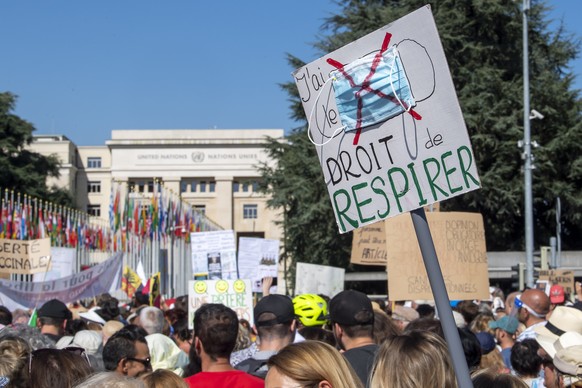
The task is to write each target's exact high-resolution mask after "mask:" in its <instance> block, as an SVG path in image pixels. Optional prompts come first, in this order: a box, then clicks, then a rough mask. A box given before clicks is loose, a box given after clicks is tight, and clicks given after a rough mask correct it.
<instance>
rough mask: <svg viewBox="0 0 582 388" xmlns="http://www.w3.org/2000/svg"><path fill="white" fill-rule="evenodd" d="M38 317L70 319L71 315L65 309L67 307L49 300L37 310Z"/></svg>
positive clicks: (59, 302) (56, 301)
mask: <svg viewBox="0 0 582 388" xmlns="http://www.w3.org/2000/svg"><path fill="white" fill-rule="evenodd" d="M37 314H38V317H39V318H42V317H48V318H57V319H71V318H72V317H73V314H72V313H71V311H70V310H69V309H68V308H67V306H66V305H65V304H64V303H63V302H61V301H60V300H58V299H51V300H49V301H48V302H46V303H45V304H43V305H42V307H41V308H39V309H38V313H37Z"/></svg>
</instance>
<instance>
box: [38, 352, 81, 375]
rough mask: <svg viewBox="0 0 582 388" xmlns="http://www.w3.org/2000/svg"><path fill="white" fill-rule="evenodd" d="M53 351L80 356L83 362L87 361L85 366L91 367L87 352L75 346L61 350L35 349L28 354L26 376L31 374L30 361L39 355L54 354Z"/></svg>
mask: <svg viewBox="0 0 582 388" xmlns="http://www.w3.org/2000/svg"><path fill="white" fill-rule="evenodd" d="M54 351H66V352H70V353H73V354H76V355H78V356H81V357H83V358H84V359H85V361H87V365H89V366H91V361H90V360H89V356H87V352H86V351H85V349H84V348H80V347H76V346H67V347H66V348H62V349H51V348H43V349H36V350H34V351H32V352H31V353H30V357H29V358H28V374H31V372H32V359H33V358H34V357H35V356H38V355H39V354H41V353H46V352H54Z"/></svg>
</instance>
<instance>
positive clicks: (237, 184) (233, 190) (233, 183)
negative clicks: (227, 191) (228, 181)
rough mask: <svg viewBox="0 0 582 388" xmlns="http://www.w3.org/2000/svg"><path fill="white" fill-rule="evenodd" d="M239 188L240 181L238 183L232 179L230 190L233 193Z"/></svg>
mask: <svg viewBox="0 0 582 388" xmlns="http://www.w3.org/2000/svg"><path fill="white" fill-rule="evenodd" d="M239 190H240V183H239V181H233V182H232V192H233V193H238V191H239Z"/></svg>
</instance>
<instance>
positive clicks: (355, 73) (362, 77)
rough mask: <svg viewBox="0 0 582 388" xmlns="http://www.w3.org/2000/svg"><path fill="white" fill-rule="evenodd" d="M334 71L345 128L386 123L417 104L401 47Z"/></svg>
mask: <svg viewBox="0 0 582 388" xmlns="http://www.w3.org/2000/svg"><path fill="white" fill-rule="evenodd" d="M377 56H378V55H377V54H375V53H372V54H369V55H367V56H365V57H362V58H360V59H357V60H355V61H354V62H352V63H350V64H348V65H346V66H344V67H343V68H342V69H338V70H334V71H332V72H331V74H330V75H331V78H332V79H333V87H334V91H335V99H336V104H337V107H338V111H339V113H340V118H341V121H342V124H343V125H344V131H353V130H356V129H360V128H364V127H368V126H370V125H374V124H377V123H381V122H384V121H386V120H388V119H390V118H392V117H394V116H397V115H399V114H401V113H403V112H405V111H408V110H410V109H411V108H412V107H413V106H415V105H416V102H415V101H414V97H413V96H412V91H411V89H410V83H409V82H408V79H407V77H406V72H405V71H404V67H403V65H402V61H401V60H400V57H399V55H398V50H397V49H396V48H395V47H392V48H391V49H389V50H386V51H385V52H384V53H383V54H382V55H381V57H380V58H379V61H378V59H376V57H377Z"/></svg>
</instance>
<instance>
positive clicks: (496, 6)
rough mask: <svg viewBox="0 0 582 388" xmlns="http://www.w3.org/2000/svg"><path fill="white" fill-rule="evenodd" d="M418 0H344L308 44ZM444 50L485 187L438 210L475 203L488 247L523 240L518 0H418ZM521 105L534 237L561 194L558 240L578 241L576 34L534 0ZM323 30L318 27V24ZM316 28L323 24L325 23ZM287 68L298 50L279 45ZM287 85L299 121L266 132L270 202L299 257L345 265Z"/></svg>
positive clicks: (330, 42)
mask: <svg viewBox="0 0 582 388" xmlns="http://www.w3.org/2000/svg"><path fill="white" fill-rule="evenodd" d="M426 3H427V2H426V1H418V0H384V1H381V0H351V1H350V0H343V1H338V5H340V7H341V8H342V9H341V12H339V13H338V14H336V15H332V16H330V17H329V18H328V19H327V20H326V23H325V24H324V26H323V28H322V36H319V37H318V39H319V41H318V42H316V43H315V44H314V47H316V48H317V49H318V51H319V52H320V53H321V54H322V55H324V54H326V53H329V52H331V51H333V50H336V49H338V48H340V47H342V46H344V45H345V44H347V43H349V42H352V41H353V40H355V39H358V38H360V37H362V36H364V35H366V34H368V33H370V32H372V31H374V30H376V29H378V28H380V27H382V26H385V25H387V24H389V23H390V22H392V21H394V20H396V19H398V18H400V17H402V16H404V15H406V14H408V13H410V12H412V11H414V10H416V9H418V8H420V7H422V6H424V5H425V4H426ZM428 3H430V5H431V8H432V12H433V15H434V17H435V20H436V24H437V28H438V30H439V35H440V38H441V41H442V44H443V47H444V50H445V54H446V56H447V59H448V63H449V67H450V71H451V75H452V78H453V82H454V84H455V88H456V91H457V95H458V98H459V101H460V104H461V108H462V110H463V114H464V117H465V122H466V124H467V129H468V132H469V136H470V138H471V142H472V145H473V149H474V153H475V157H476V159H477V162H478V170H479V173H480V177H481V183H482V186H483V188H482V189H480V190H477V191H473V192H471V193H468V194H465V195H462V196H459V197H456V198H453V199H451V200H448V201H445V202H443V204H442V207H443V209H444V210H450V211H453V210H457V211H472V212H480V213H482V214H483V216H484V221H485V229H486V238H487V248H488V249H489V250H521V249H523V246H524V219H523V218H524V217H523V210H522V209H523V202H524V200H523V197H524V191H523V186H524V184H523V172H522V166H523V160H522V158H521V152H522V151H521V150H520V149H519V148H518V147H517V142H518V140H522V139H523V68H522V60H523V59H522V44H523V41H522V28H523V27H522V26H523V24H522V12H521V1H517V2H515V1H511V0H487V1H483V0H467V1H458V0H440V1H428ZM528 14H529V21H528V27H529V28H528V33H529V47H530V62H529V63H530V89H531V97H530V101H531V107H532V108H535V109H536V110H538V111H540V112H542V113H543V114H544V116H545V118H544V119H543V120H534V121H532V122H531V128H532V140H535V141H537V142H538V143H539V144H540V147H539V148H536V149H534V150H533V152H534V156H535V162H534V164H535V166H536V169H535V170H534V171H533V196H534V218H535V239H536V242H537V245H538V246H539V245H547V244H548V241H549V237H550V236H551V235H553V233H554V230H555V227H556V221H555V210H554V209H555V201H556V197H558V196H559V197H560V199H561V202H562V232H563V234H562V242H563V248H564V249H580V248H582V241H581V240H580V239H579V235H580V233H581V232H582V230H580V229H581V225H582V223H581V222H580V221H581V217H582V191H581V190H580V189H581V188H582V182H581V178H582V175H581V174H582V143H581V142H580V141H579V139H582V136H581V135H582V121H581V120H580V118H581V117H580V116H581V114H580V113H581V101H580V97H579V93H578V91H576V90H573V84H572V82H573V78H574V77H573V75H572V74H571V73H570V72H569V69H568V66H567V65H568V62H569V61H570V60H571V59H573V58H574V57H575V56H576V55H577V54H578V50H579V43H580V42H579V39H576V38H575V37H573V36H572V35H570V34H568V33H567V32H566V31H565V30H564V29H563V28H562V27H559V28H558V29H557V30H556V29H553V30H550V28H549V22H550V20H549V19H548V7H547V5H546V4H545V2H543V1H535V0H533V1H532V8H531V9H530V11H529V12H528ZM326 33H327V34H326ZM324 34H325V35H324ZM288 61H289V63H290V65H291V66H292V67H293V68H294V69H296V68H298V67H300V66H302V65H304V62H303V61H302V60H301V59H299V58H297V57H294V56H292V55H288ZM281 86H282V88H283V89H284V90H286V91H287V92H288V93H289V101H290V103H291V117H292V118H294V119H296V120H297V121H298V122H299V123H301V124H303V126H300V127H298V128H296V129H294V130H293V133H292V134H291V135H290V136H289V139H288V140H289V144H279V143H276V142H272V143H270V144H269V145H268V147H267V149H268V150H269V152H270V153H271V156H273V157H274V158H275V159H276V160H277V161H278V166H277V167H276V168H268V169H267V168H265V169H264V170H263V173H264V177H265V184H266V185H267V186H265V190H267V192H269V193H270V194H271V195H272V196H273V199H272V200H271V202H270V205H271V206H273V207H277V208H281V209H285V214H286V217H285V222H284V223H285V224H286V229H287V230H286V236H287V241H286V245H287V252H289V254H291V255H292V256H293V257H294V258H295V259H297V260H299V261H308V262H315V263H331V264H334V265H342V266H344V265H345V264H346V263H347V262H348V261H349V250H350V240H351V238H350V236H349V234H348V235H340V234H339V233H338V232H337V226H336V225H335V219H334V215H333V212H332V209H331V205H330V200H329V197H328V195H327V191H326V190H325V185H324V183H323V179H322V173H321V171H319V168H320V167H319V162H318V160H317V157H316V153H315V147H314V146H313V145H312V144H311V143H309V141H308V140H307V139H306V138H307V135H306V125H305V122H306V120H305V114H304V112H303V108H302V106H301V103H300V99H299V96H298V93H297V89H296V87H295V84H294V82H292V81H291V82H288V83H285V84H283V85H281Z"/></svg>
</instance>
